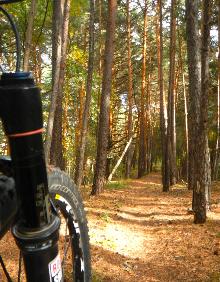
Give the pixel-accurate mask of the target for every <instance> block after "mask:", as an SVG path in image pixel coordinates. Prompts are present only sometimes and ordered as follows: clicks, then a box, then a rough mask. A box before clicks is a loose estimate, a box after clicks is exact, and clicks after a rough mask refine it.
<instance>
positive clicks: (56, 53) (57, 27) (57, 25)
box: [44, 0, 65, 163]
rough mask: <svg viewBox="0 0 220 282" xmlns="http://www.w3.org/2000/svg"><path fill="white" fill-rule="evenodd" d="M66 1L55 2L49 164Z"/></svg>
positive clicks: (47, 146)
mask: <svg viewBox="0 0 220 282" xmlns="http://www.w3.org/2000/svg"><path fill="white" fill-rule="evenodd" d="M64 3H65V0H54V1H53V19H52V22H53V26H52V94H51V101H50V109H49V116H48V123H47V130H46V142H45V147H44V148H45V158H46V161H47V162H48V163H49V162H50V160H49V158H50V148H51V142H52V134H53V126H54V117H55V111H56V106H57V97H58V93H59V79H60V66H61V57H62V27H63V11H64Z"/></svg>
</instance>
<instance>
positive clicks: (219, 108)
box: [212, 0, 220, 180]
mask: <svg viewBox="0 0 220 282" xmlns="http://www.w3.org/2000/svg"><path fill="white" fill-rule="evenodd" d="M219 149H220V0H218V93H217V138H216V146H215V156H214V163H213V169H212V178H213V180H217V179H218V172H219V169H218V167H219V157H220V152H219Z"/></svg>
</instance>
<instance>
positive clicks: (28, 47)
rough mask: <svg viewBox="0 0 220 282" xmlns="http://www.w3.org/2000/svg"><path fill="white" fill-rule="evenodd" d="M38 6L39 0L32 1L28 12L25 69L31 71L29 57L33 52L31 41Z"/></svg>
mask: <svg viewBox="0 0 220 282" xmlns="http://www.w3.org/2000/svg"><path fill="white" fill-rule="evenodd" d="M36 8H37V0H32V1H31V6H30V10H29V14H28V24H27V29H26V33H25V42H24V65H23V68H24V71H26V72H27V71H29V57H30V52H31V41H32V34H33V25H34V18H35V15H36Z"/></svg>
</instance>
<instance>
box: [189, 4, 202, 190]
mask: <svg viewBox="0 0 220 282" xmlns="http://www.w3.org/2000/svg"><path fill="white" fill-rule="evenodd" d="M198 13H199V9H198V0H196V1H191V0H186V34H187V56H188V69H189V109H188V125H189V172H190V173H189V175H188V187H189V189H192V190H193V187H194V179H195V174H196V167H195V158H196V156H195V147H196V146H195V144H196V135H197V132H198V126H199V116H200V112H199V111H200V96H201V58H200V38H199V26H198V25H199V23H198Z"/></svg>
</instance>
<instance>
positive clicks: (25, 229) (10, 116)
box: [0, 73, 63, 282]
mask: <svg viewBox="0 0 220 282" xmlns="http://www.w3.org/2000/svg"><path fill="white" fill-rule="evenodd" d="M0 116H1V118H2V121H3V126H4V130H5V133H6V135H7V136H8V139H9V145H10V152H11V158H12V167H13V171H14V178H15V183H16V191H17V197H18V201H19V207H20V208H19V211H18V216H17V221H16V224H15V225H14V226H13V228H12V232H13V235H14V237H15V240H16V243H17V245H18V246H19V248H20V250H21V252H22V256H23V259H24V265H25V270H26V277H27V281H29V282H30V281H31V282H35V281H36V282H39V281H40V282H49V281H51V282H52V281H63V278H62V270H61V262H60V258H59V255H58V237H59V226H60V219H59V217H58V216H57V215H56V214H54V212H53V211H52V210H51V205H50V201H49V193H48V183H47V173H46V165H45V159H44V150H43V141H42V128H43V121H42V105H41V97H40V91H39V88H38V87H36V85H35V83H34V80H33V78H32V76H31V75H30V73H7V74H3V75H2V77H1V80H0Z"/></svg>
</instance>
